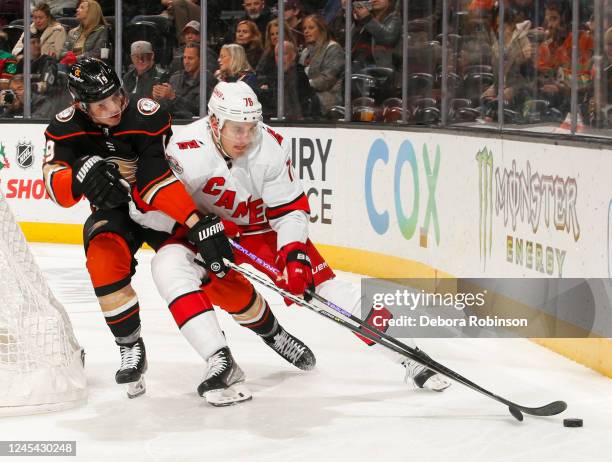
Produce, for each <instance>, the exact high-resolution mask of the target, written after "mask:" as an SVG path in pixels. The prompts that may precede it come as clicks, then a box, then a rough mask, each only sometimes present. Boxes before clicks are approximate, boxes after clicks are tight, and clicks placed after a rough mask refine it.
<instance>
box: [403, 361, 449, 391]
mask: <svg viewBox="0 0 612 462" xmlns="http://www.w3.org/2000/svg"><path fill="white" fill-rule="evenodd" d="M402 365H403V366H404V367H405V368H406V376H405V378H404V381H405V382H406V383H412V384H413V385H414V387H415V388H423V389H426V390H432V391H437V392H441V391H444V390H445V389H447V388H448V387H450V385H451V382H450V380H448V379H447V378H446V377H444V376H443V375H441V374H438V373H437V372H434V371H432V370H431V369H428V368H427V367H425V366H423V365H422V364H419V363H418V362H416V361H413V360H411V359H406V360H405V361H402Z"/></svg>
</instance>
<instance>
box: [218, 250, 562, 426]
mask: <svg viewBox="0 0 612 462" xmlns="http://www.w3.org/2000/svg"><path fill="white" fill-rule="evenodd" d="M229 241H230V244H231V245H232V246H233V247H234V248H235V249H236V250H237V251H238V252H240V253H242V254H244V255H245V256H246V257H247V258H249V259H250V260H251V261H252V262H254V263H255V264H257V265H258V266H260V267H261V268H265V269H266V270H268V271H270V272H271V273H273V274H275V275H276V276H277V277H280V275H281V272H280V271H279V270H278V268H275V267H274V266H272V265H271V264H269V263H268V262H266V261H265V260H263V259H262V258H260V257H258V256H257V255H255V254H254V253H252V252H251V251H249V250H248V249H245V248H244V247H242V246H241V245H240V244H238V243H236V242H234V241H232V240H231V239H230V240H229ZM224 261H225V264H226V265H227V266H228V267H230V268H232V269H233V270H235V271H238V272H239V273H241V274H242V275H244V276H246V277H248V278H249V279H251V280H252V281H255V282H258V283H260V284H262V285H263V286H265V287H267V288H268V289H271V290H273V291H274V292H276V293H278V294H280V295H281V296H283V297H285V298H288V299H289V300H291V301H293V302H294V303H296V304H298V305H300V306H303V307H305V308H308V309H309V310H311V311H314V312H315V313H317V314H320V315H321V316H324V317H326V318H327V319H330V320H332V321H334V322H335V323H336V324H340V325H341V326H343V327H345V328H347V329H349V330H351V331H353V332H355V333H356V334H359V335H361V336H363V337H365V338H367V339H369V340H371V341H373V342H376V343H378V344H379V345H381V346H383V347H385V348H388V349H389V350H391V351H394V352H396V353H399V354H402V355H404V356H407V357H408V358H410V359H412V360H414V361H417V362H418V363H420V364H422V365H423V366H425V367H427V368H429V369H431V370H433V371H435V372H437V373H439V374H442V375H444V376H446V377H448V378H449V379H452V380H454V381H456V382H459V383H461V384H462V385H465V386H466V387H468V388H471V389H472V390H475V391H477V392H479V393H482V394H483V395H485V396H488V397H489V398H491V399H494V400H495V401H498V402H500V403H503V404H505V405H506V406H508V409H509V411H510V413H511V414H512V415H513V416H514V417H515V418H516V419H517V420H519V421H521V420H523V415H522V414H521V412H524V413H525V414H530V415H536V416H551V415H556V414H560V413H561V412H563V411H565V409H566V408H567V404H566V403H565V402H564V401H554V402H552V403H549V404H546V405H544V406H541V407H537V408H533V407H526V406H521V405H519V404H516V403H513V402H512V401H509V400H507V399H505V398H502V397H501V396H498V395H496V394H494V393H492V392H490V391H488V390H486V389H484V388H482V387H481V386H480V385H477V384H476V383H474V382H472V381H471V380H469V379H467V378H465V377H463V376H462V375H460V374H458V373H457V372H455V371H453V370H452V369H449V368H447V367H446V366H444V365H442V364H440V363H438V362H437V361H435V360H433V359H432V358H430V357H429V356H427V355H426V354H425V353H423V352H422V351H421V350H419V349H418V348H411V347H409V346H408V345H406V344H405V343H403V342H401V341H399V340H398V339H396V338H394V337H391V336H390V335H387V334H386V333H384V332H381V331H380V330H378V329H376V328H375V327H373V326H371V325H370V324H367V323H366V322H365V321H362V320H361V319H359V318H358V317H356V316H353V315H352V314H351V313H349V312H348V311H346V310H343V309H342V308H340V307H339V306H337V305H335V304H334V303H332V302H331V301H329V300H327V299H326V298H324V297H321V296H320V295H319V294H317V293H315V292H314V291H309V290H308V289H307V292H309V295H311V296H312V298H313V299H315V300H317V301H319V302H320V303H322V304H323V305H324V306H318V305H315V304H314V303H311V302H307V301H305V300H304V299H303V298H301V297H298V296H296V295H294V294H292V293H291V292H288V291H286V290H284V289H281V288H280V287H278V286H277V285H276V284H274V283H273V282H271V281H270V280H269V279H267V278H264V277H262V276H260V275H259V274H255V273H253V272H251V271H249V270H247V269H244V268H242V267H240V266H238V265H236V264H235V263H233V262H231V261H229V260H226V259H225V260H224ZM328 308H329V309H331V311H330V310H328Z"/></svg>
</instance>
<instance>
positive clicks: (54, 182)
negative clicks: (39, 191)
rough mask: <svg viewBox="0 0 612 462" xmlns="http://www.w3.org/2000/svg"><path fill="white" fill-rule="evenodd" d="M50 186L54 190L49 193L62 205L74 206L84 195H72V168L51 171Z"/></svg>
mask: <svg viewBox="0 0 612 462" xmlns="http://www.w3.org/2000/svg"><path fill="white" fill-rule="evenodd" d="M51 175H52V177H51V183H50V187H51V189H52V190H53V191H48V192H49V195H50V196H52V197H55V201H56V202H57V203H58V204H59V205H61V206H62V207H72V206H73V205H74V204H76V203H77V202H79V200H80V199H81V197H82V196H79V197H77V198H75V197H74V196H73V195H72V169H70V168H66V169H64V170H60V171H56V172H52V173H51Z"/></svg>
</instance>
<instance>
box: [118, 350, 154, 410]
mask: <svg viewBox="0 0 612 462" xmlns="http://www.w3.org/2000/svg"><path fill="white" fill-rule="evenodd" d="M119 351H120V353H121V367H120V368H119V370H118V371H117V373H116V374H115V382H117V383H119V384H123V383H127V384H128V392H127V394H128V398H136V397H137V396H140V395H142V394H144V392H145V391H146V388H145V383H144V373H145V372H146V371H147V353H146V351H145V346H144V342H143V341H142V338H139V339H138V341H137V342H136V343H135V344H134V345H132V346H131V347H129V346H124V345H120V346H119Z"/></svg>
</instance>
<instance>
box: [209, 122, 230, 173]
mask: <svg viewBox="0 0 612 462" xmlns="http://www.w3.org/2000/svg"><path fill="white" fill-rule="evenodd" d="M218 124H219V119H217V131H218V133H219V136H218V137H217V135H216V134H215V130H214V129H213V128H212V125H211V124H210V120H209V121H208V128H209V129H210V132H211V133H212V140H213V143H214V144H215V147H216V148H217V151H218V152H219V154H221V157H223V160H224V161H225V163H226V164H227V168H232V162H233V161H234V159H232V157H231V156H230V155H229V154H228V153H227V152H225V149H223V145H222V144H221V129H220V128H219V125H218Z"/></svg>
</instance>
